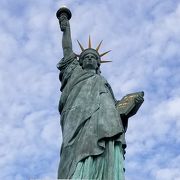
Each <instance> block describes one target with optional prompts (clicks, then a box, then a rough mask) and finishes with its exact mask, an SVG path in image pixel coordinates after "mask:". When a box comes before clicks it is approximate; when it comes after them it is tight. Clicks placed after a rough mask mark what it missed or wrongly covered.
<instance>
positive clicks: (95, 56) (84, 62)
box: [78, 37, 111, 72]
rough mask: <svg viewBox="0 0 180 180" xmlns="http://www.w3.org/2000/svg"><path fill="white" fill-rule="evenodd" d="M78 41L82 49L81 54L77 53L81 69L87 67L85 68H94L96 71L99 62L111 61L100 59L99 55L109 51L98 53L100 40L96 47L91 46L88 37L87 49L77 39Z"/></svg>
mask: <svg viewBox="0 0 180 180" xmlns="http://www.w3.org/2000/svg"><path fill="white" fill-rule="evenodd" d="M78 43H79V46H80V48H81V50H82V52H81V54H80V55H78V57H79V63H80V65H81V66H82V68H83V69H87V70H88V69H94V70H96V72H98V71H99V67H100V65H101V63H107V62H111V61H102V60H101V57H102V56H104V55H105V54H107V53H108V52H109V51H107V52H105V53H102V54H99V52H98V50H99V48H100V46H101V43H102V41H101V42H100V43H99V45H98V47H97V48H96V49H93V48H91V39H90V37H89V47H88V48H87V49H84V48H83V46H82V45H81V44H80V42H79V41H78Z"/></svg>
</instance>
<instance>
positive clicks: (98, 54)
mask: <svg viewBox="0 0 180 180" xmlns="http://www.w3.org/2000/svg"><path fill="white" fill-rule="evenodd" d="M77 42H78V44H79V46H80V48H81V51H82V52H81V53H80V54H79V55H78V54H76V55H77V56H78V57H79V60H80V63H81V61H82V60H83V58H84V56H85V55H86V54H88V53H92V54H94V55H95V56H96V57H97V59H98V63H99V65H100V64H102V63H108V62H112V61H104V60H101V57H102V56H104V55H106V54H107V53H109V52H110V51H111V50H109V51H106V52H104V53H102V54H100V53H99V52H98V51H99V48H100V47H101V44H102V41H101V42H100V43H99V44H98V46H97V47H96V49H93V48H92V47H91V37H90V36H89V42H88V48H87V49H85V48H84V47H83V46H82V45H81V43H80V42H79V41H78V40H77Z"/></svg>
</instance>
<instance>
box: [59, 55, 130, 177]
mask: <svg viewBox="0 0 180 180" xmlns="http://www.w3.org/2000/svg"><path fill="white" fill-rule="evenodd" d="M57 67H58V69H59V70H60V76H59V78H60V81H61V91H62V94H61V98H60V102H59V112H60V114H61V120H60V123H61V128H62V136H63V143H62V146H61V153H60V164H59V170H58V178H60V179H68V178H71V177H72V176H73V173H74V172H75V169H76V167H77V164H78V163H79V162H81V161H82V160H84V159H87V158H88V157H93V156H94V157H95V156H96V155H102V154H103V152H104V151H105V148H106V142H107V141H110V140H111V141H113V142H120V144H121V146H122V147H123V148H124V147H125V146H126V145H125V144H126V143H125V139H124V127H123V125H122V122H121V119H120V115H119V113H118V111H117V109H116V107H115V103H116V100H115V98H114V95H113V92H112V90H111V87H110V85H109V84H108V82H107V81H106V80H105V78H103V77H102V76H101V75H99V74H95V73H93V72H89V71H86V70H83V69H82V67H81V66H80V65H79V62H78V60H77V59H76V56H75V54H73V53H72V54H71V55H70V56H69V57H68V58H66V59H65V58H63V59H62V60H61V61H60V62H59V63H58V65H57ZM121 153H122V152H121Z"/></svg>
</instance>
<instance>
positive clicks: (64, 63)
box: [57, 53, 79, 71]
mask: <svg viewBox="0 0 180 180" xmlns="http://www.w3.org/2000/svg"><path fill="white" fill-rule="evenodd" d="M69 65H71V66H72V65H73V66H76V65H79V62H78V60H77V55H76V54H75V53H71V54H69V55H68V56H67V57H63V58H62V59H61V60H60V61H59V62H58V64H57V68H58V69H59V70H60V71H61V70H64V69H66V68H67V67H68V66H69Z"/></svg>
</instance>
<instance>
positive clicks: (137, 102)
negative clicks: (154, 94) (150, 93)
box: [134, 94, 144, 105]
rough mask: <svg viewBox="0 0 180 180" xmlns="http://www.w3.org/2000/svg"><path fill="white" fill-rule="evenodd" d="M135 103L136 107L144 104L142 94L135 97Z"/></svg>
mask: <svg viewBox="0 0 180 180" xmlns="http://www.w3.org/2000/svg"><path fill="white" fill-rule="evenodd" d="M134 101H135V104H136V105H141V104H142V103H143V101H144V98H143V96H142V95H141V94H138V95H137V96H136V97H135V99H134Z"/></svg>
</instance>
